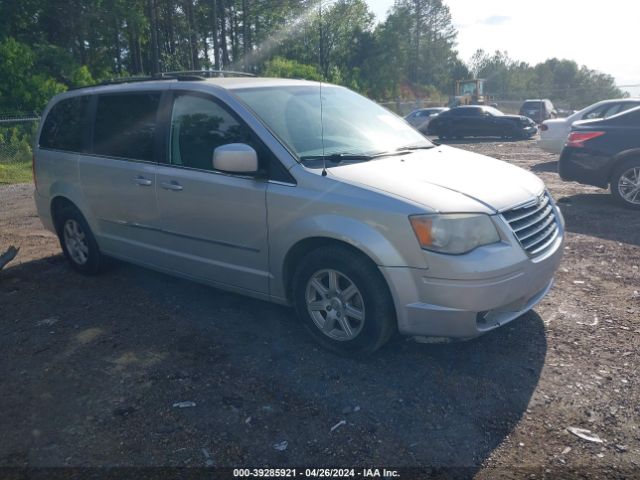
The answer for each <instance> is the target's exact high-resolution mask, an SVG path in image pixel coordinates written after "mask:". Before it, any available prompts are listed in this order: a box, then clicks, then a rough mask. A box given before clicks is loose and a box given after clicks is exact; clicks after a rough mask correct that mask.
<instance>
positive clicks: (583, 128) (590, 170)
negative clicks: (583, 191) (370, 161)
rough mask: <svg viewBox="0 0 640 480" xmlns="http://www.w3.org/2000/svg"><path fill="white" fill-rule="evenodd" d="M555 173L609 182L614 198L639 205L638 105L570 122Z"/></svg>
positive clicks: (598, 184)
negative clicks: (622, 110) (604, 116)
mask: <svg viewBox="0 0 640 480" xmlns="http://www.w3.org/2000/svg"><path fill="white" fill-rule="evenodd" d="M559 173H560V177H561V178H562V179H563V180H574V181H577V182H580V183H585V184H587V185H595V186H596V187H601V188H606V187H607V186H610V188H611V193H612V194H613V196H614V197H615V199H616V200H617V201H619V202H620V203H622V204H623V205H625V206H627V207H629V208H634V209H640V107H636V108H634V109H631V110H627V111H625V112H623V113H619V114H617V115H614V116H611V117H609V118H605V119H597V120H583V121H580V122H576V123H574V124H573V128H572V129H571V133H570V134H569V139H568V140H567V144H566V145H565V147H564V149H563V150H562V155H561V156H560V162H559Z"/></svg>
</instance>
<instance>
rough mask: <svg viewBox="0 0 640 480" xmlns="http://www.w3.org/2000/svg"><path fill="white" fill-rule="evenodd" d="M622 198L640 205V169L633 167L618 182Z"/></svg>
mask: <svg viewBox="0 0 640 480" xmlns="http://www.w3.org/2000/svg"><path fill="white" fill-rule="evenodd" d="M618 192H620V196H621V197H622V198H623V199H624V200H625V201H627V202H629V203H631V204H633V205H640V167H632V168H630V169H629V170H627V171H626V172H624V173H623V174H622V175H620V179H619V180H618Z"/></svg>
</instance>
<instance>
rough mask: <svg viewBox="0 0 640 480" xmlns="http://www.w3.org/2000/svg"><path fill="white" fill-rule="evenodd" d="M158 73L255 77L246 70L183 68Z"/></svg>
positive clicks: (207, 76)
mask: <svg viewBox="0 0 640 480" xmlns="http://www.w3.org/2000/svg"><path fill="white" fill-rule="evenodd" d="M159 75H167V76H173V77H185V76H187V77H189V76H194V77H202V78H210V77H214V76H215V77H226V76H229V77H255V75H254V74H253V73H248V72H238V71H235V70H183V71H177V72H164V73H160V74H159Z"/></svg>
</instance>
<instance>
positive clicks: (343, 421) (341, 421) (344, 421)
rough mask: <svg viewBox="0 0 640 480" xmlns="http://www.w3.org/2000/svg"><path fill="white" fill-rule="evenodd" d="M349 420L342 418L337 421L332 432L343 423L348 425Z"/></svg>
mask: <svg viewBox="0 0 640 480" xmlns="http://www.w3.org/2000/svg"><path fill="white" fill-rule="evenodd" d="M346 424H347V421H346V420H340V421H339V422H338V423H336V424H335V425H334V426H333V427H331V430H330V431H331V432H333V431H334V430H335V429H336V428H340V427H341V426H342V425H346Z"/></svg>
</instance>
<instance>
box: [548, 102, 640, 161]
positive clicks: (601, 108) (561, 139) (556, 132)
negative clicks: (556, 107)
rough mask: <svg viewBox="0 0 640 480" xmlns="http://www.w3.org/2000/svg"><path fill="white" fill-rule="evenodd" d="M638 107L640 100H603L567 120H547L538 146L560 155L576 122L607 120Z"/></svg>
mask: <svg viewBox="0 0 640 480" xmlns="http://www.w3.org/2000/svg"><path fill="white" fill-rule="evenodd" d="M637 106H640V98H619V99H613V100H603V101H601V102H598V103H594V104H593V105H590V106H588V107H586V108H583V109H582V110H580V111H579V112H576V113H574V114H573V115H571V116H569V117H567V118H554V119H551V120H546V121H544V122H543V123H542V126H541V127H540V140H538V145H539V146H540V148H542V149H543V150H545V151H547V152H551V153H557V154H560V152H562V148H563V147H564V144H565V142H566V140H567V136H568V135H569V133H570V132H571V126H572V125H573V124H574V122H577V121H578V120H590V119H595V118H607V117H610V116H611V115H615V114H617V113H620V112H624V111H625V110H628V109H630V108H633V107H637Z"/></svg>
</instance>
